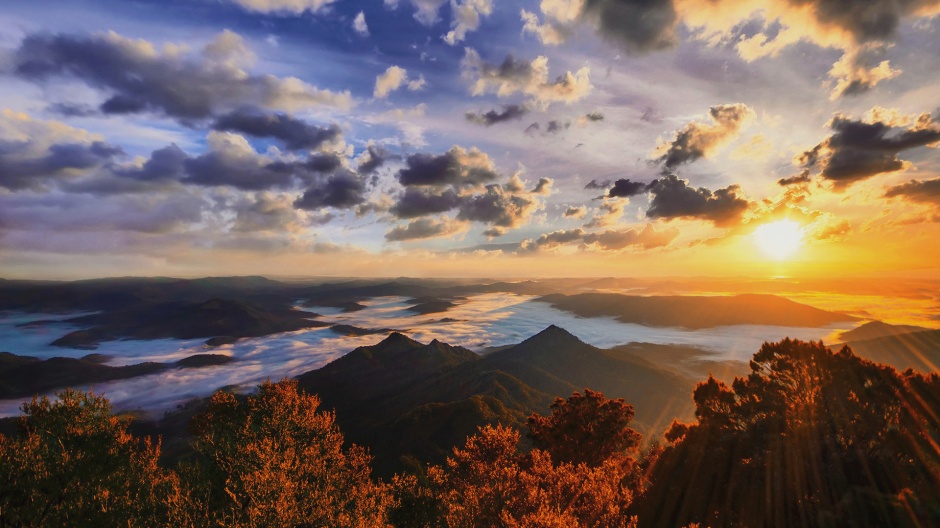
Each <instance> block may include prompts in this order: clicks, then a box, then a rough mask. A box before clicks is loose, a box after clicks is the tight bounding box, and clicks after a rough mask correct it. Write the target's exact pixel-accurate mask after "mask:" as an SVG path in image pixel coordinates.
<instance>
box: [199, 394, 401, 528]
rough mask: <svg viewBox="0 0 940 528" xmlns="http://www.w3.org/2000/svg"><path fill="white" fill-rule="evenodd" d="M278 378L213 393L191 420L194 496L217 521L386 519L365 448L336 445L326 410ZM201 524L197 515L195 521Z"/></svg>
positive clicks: (385, 503) (352, 523)
mask: <svg viewBox="0 0 940 528" xmlns="http://www.w3.org/2000/svg"><path fill="white" fill-rule="evenodd" d="M319 404H320V401H319V399H318V398H317V397H316V396H309V395H306V394H303V393H299V392H298V391H297V383H296V381H293V380H284V381H281V382H279V383H270V382H265V383H262V384H261V385H260V386H259V387H258V391H257V393H256V394H253V395H249V396H248V397H247V398H238V397H236V396H234V395H232V394H230V393H226V392H217V393H216V394H215V395H213V397H212V399H211V401H210V402H209V406H208V409H207V410H206V412H205V413H203V414H201V415H199V416H197V417H196V418H195V419H194V432H195V433H196V442H195V449H196V452H197V454H198V458H197V461H196V462H195V463H194V464H193V465H191V466H189V467H187V468H184V475H185V477H186V481H187V483H189V484H190V486H191V488H192V489H193V490H194V494H195V496H194V501H195V503H196V504H197V505H199V506H200V507H198V508H196V511H202V512H205V513H204V515H205V516H206V517H207V518H208V520H209V522H210V524H211V525H217V526H233V527H234V526H331V527H362V528H366V527H369V528H373V527H377V526H383V525H385V524H386V521H385V519H386V512H387V510H388V508H389V507H390V505H391V495H390V494H389V492H388V489H387V487H386V486H384V485H381V484H375V483H373V482H372V481H371V480H370V479H369V461H370V457H369V456H368V454H367V453H366V452H365V451H364V450H362V449H360V448H358V447H356V446H353V447H351V448H350V449H347V450H344V449H343V435H342V433H341V432H340V431H339V428H338V427H337V426H336V424H335V419H334V416H333V414H332V413H326V412H317V407H318V406H319ZM200 522H202V521H200Z"/></svg>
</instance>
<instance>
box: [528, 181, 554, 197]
mask: <svg viewBox="0 0 940 528" xmlns="http://www.w3.org/2000/svg"><path fill="white" fill-rule="evenodd" d="M554 184H555V180H553V179H551V178H544V177H543V178H539V181H538V182H536V184H535V187H533V188H532V190H530V191H529V194H535V195H539V196H549V195H551V194H552V185H554Z"/></svg>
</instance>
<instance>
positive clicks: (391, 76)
mask: <svg viewBox="0 0 940 528" xmlns="http://www.w3.org/2000/svg"><path fill="white" fill-rule="evenodd" d="M424 85H425V80H424V76H420V77H418V78H417V79H411V78H409V77H408V70H406V69H404V68H402V67H400V66H389V67H388V69H387V70H385V71H384V72H383V73H380V74H379V75H378V77H376V78H375V89H374V90H373V91H372V95H373V97H375V98H376V99H385V98H386V97H388V95H389V94H390V93H392V92H394V91H395V90H398V89H399V88H401V87H402V86H405V87H407V88H408V89H409V90H411V91H416V90H420V89H422V88H424Z"/></svg>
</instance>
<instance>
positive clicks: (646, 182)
mask: <svg viewBox="0 0 940 528" xmlns="http://www.w3.org/2000/svg"><path fill="white" fill-rule="evenodd" d="M938 14H940V0H903V1H897V0H542V1H541V2H536V1H532V2H529V1H515V2H509V1H506V0H451V1H447V0H397V1H395V0H362V1H355V2H353V1H345V0H154V1H145V0H134V1H130V0H97V1H94V0H88V1H76V0H46V1H43V2H6V3H4V9H3V10H2V12H0V277H5V278H54V279H74V278H85V277H103V276H115V275H172V276H201V275H237V274H264V275H269V276H303V275H309V276H398V275H408V276H452V277H456V276H462V277H482V276H486V277H544V276H666V275H684V276H737V275H741V276H759V277H775V276H788V277H801V276H806V277H846V276H850V277H871V276H877V277H888V276H903V277H933V278H936V277H940V265H938V262H940V244H937V243H936V241H937V240H938V239H940V229H938V221H940V150H938V147H940V18H938V17H937V16H936V15H938ZM768 226H769V227H768Z"/></svg>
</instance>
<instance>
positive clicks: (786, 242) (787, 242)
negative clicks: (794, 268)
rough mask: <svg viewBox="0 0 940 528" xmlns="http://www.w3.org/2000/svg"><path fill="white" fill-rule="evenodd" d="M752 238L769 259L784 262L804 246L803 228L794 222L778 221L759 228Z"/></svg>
mask: <svg viewBox="0 0 940 528" xmlns="http://www.w3.org/2000/svg"><path fill="white" fill-rule="evenodd" d="M752 237H753V239H754V244H755V245H756V246H757V247H758V248H760V250H761V251H763V252H764V254H766V255H767V256H768V257H770V258H772V259H775V260H784V259H787V258H789V257H791V256H793V254H794V253H796V251H797V250H798V249H800V246H802V245H803V226H801V225H800V224H798V223H797V222H794V221H793V220H778V221H776V222H771V223H769V224H764V225H761V226H758V228H757V229H755V230H754V234H753V235H752Z"/></svg>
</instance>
